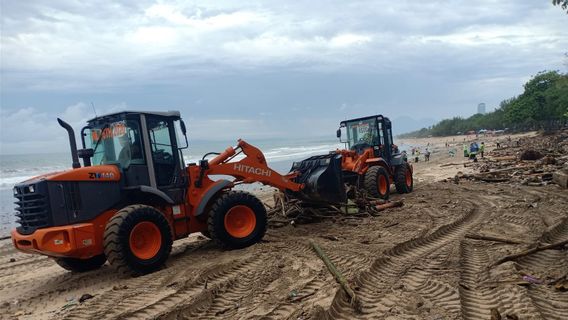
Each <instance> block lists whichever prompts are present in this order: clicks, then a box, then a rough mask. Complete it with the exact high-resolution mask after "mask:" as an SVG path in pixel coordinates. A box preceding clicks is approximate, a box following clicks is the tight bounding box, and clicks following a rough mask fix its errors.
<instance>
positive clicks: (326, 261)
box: [310, 240, 361, 311]
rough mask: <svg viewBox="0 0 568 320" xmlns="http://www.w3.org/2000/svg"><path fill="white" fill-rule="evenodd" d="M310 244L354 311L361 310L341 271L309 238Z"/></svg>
mask: <svg viewBox="0 0 568 320" xmlns="http://www.w3.org/2000/svg"><path fill="white" fill-rule="evenodd" d="M310 245H311V246H312V249H314V251H315V252H316V254H317V255H318V257H319V258H320V259H321V260H322V261H323V263H324V264H325V266H326V267H327V270H329V272H330V273H331V274H332V275H333V276H334V278H335V281H337V283H339V285H340V286H341V288H342V289H343V291H345V293H346V294H347V296H348V297H349V299H350V303H351V306H353V307H354V308H355V310H356V311H361V306H360V303H359V301H358V300H357V296H356V295H355V291H353V289H351V286H349V283H347V280H345V277H343V275H342V274H341V272H340V271H339V270H337V268H336V267H335V265H334V264H333V262H331V260H330V259H329V257H328V256H327V255H326V254H325V252H324V251H323V250H322V248H321V247H320V246H319V245H318V244H317V243H315V242H314V241H313V240H310Z"/></svg>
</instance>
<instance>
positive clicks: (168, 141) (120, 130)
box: [79, 111, 187, 203]
mask: <svg viewBox="0 0 568 320" xmlns="http://www.w3.org/2000/svg"><path fill="white" fill-rule="evenodd" d="M81 133H82V134H81V138H82V143H83V148H84V149H83V150H79V154H80V157H82V158H83V161H84V164H85V166H87V165H93V166H97V165H116V166H117V167H118V168H119V169H120V171H121V176H122V177H123V179H121V180H122V182H123V184H124V189H125V190H146V191H148V190H154V191H152V192H153V193H155V194H156V193H160V192H161V193H163V194H165V195H166V196H167V197H166V199H168V202H170V200H171V202H173V203H182V202H183V199H184V193H185V186H186V185H187V181H186V179H187V177H186V174H185V170H184V168H185V164H184V161H183V156H182V153H181V149H183V148H185V147H186V146H187V137H185V140H186V141H185V143H181V144H182V145H180V143H179V140H180V139H178V136H182V135H183V136H185V135H186V132H185V124H183V120H181V117H180V114H179V112H171V111H170V112H134V111H125V112H120V113H115V114H110V115H105V116H101V117H97V118H94V119H92V120H90V121H88V125H87V126H86V127H85V128H83V130H82V131H81ZM89 158H90V159H89ZM89 162H90V163H89ZM156 190H158V191H156ZM163 194H162V196H163Z"/></svg>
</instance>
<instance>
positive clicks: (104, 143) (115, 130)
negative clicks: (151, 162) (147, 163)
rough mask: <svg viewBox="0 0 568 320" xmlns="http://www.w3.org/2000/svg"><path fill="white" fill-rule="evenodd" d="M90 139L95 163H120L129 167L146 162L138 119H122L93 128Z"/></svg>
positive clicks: (123, 166) (124, 166)
mask: <svg viewBox="0 0 568 320" xmlns="http://www.w3.org/2000/svg"><path fill="white" fill-rule="evenodd" d="M89 141H90V142H91V148H93V149H94V155H93V165H101V164H119V165H120V166H121V167H122V168H127V167H128V166H130V165H131V164H144V154H143V152H142V143H141V142H142V141H141V137H140V126H139V124H138V122H137V121H134V120H121V121H116V122H112V123H107V124H102V125H100V126H98V127H95V128H91V139H89Z"/></svg>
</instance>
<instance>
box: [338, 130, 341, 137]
mask: <svg viewBox="0 0 568 320" xmlns="http://www.w3.org/2000/svg"><path fill="white" fill-rule="evenodd" d="M337 137H338V138H341V129H337Z"/></svg>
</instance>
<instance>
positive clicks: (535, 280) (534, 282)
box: [523, 275, 542, 284]
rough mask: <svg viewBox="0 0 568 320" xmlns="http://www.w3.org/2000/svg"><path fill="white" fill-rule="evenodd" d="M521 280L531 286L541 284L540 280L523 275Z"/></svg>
mask: <svg viewBox="0 0 568 320" xmlns="http://www.w3.org/2000/svg"><path fill="white" fill-rule="evenodd" d="M523 280H525V281H526V282H530V283H532V284H542V280H540V279H537V278H535V277H533V276H529V275H524V276H523Z"/></svg>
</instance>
